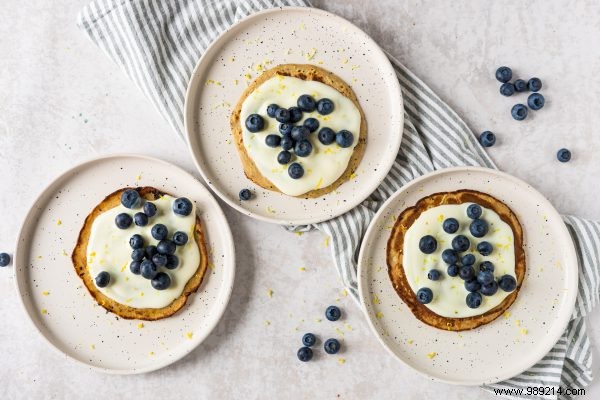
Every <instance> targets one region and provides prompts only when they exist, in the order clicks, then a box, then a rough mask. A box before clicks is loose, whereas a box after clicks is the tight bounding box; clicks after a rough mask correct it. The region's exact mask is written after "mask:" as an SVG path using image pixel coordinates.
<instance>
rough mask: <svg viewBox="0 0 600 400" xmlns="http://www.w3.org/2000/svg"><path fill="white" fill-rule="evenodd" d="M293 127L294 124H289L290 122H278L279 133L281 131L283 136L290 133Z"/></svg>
mask: <svg viewBox="0 0 600 400" xmlns="http://www.w3.org/2000/svg"><path fill="white" fill-rule="evenodd" d="M293 128H294V125H293V124H290V123H283V124H279V133H281V134H282V135H284V136H285V135H290V134H291V133H292V129H293Z"/></svg>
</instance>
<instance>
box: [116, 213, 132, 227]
mask: <svg viewBox="0 0 600 400" xmlns="http://www.w3.org/2000/svg"><path fill="white" fill-rule="evenodd" d="M132 222H133V218H131V215H129V214H126V213H121V214H119V215H117V216H116V217H115V224H116V225H117V228H119V229H127V228H129V227H130V226H131V223H132Z"/></svg>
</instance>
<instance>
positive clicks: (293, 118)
mask: <svg viewBox="0 0 600 400" xmlns="http://www.w3.org/2000/svg"><path fill="white" fill-rule="evenodd" d="M289 111H290V122H291V123H293V124H295V123H296V122H298V121H300V120H301V119H302V110H301V109H299V108H298V107H290V108H289Z"/></svg>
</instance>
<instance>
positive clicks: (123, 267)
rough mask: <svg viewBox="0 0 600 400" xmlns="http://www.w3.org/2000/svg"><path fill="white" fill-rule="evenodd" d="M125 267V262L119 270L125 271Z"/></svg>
mask: <svg viewBox="0 0 600 400" xmlns="http://www.w3.org/2000/svg"><path fill="white" fill-rule="evenodd" d="M125 268H127V263H125V264H123V266H122V267H121V272H125Z"/></svg>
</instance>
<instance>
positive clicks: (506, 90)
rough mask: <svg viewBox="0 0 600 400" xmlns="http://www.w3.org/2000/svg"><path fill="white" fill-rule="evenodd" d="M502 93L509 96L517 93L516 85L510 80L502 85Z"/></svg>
mask: <svg viewBox="0 0 600 400" xmlns="http://www.w3.org/2000/svg"><path fill="white" fill-rule="evenodd" d="M500 94H501V95H502V96H507V97H508V96H512V95H513V94H515V86H514V85H513V84H512V83H510V82H506V83H503V84H502V85H500Z"/></svg>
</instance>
